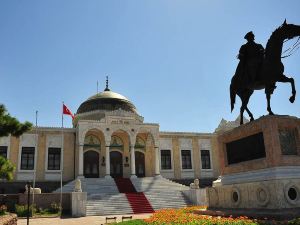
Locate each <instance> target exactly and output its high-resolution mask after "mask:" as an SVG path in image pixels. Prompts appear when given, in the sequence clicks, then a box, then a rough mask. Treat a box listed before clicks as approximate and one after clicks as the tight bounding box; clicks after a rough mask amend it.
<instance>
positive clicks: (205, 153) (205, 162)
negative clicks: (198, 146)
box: [201, 150, 211, 169]
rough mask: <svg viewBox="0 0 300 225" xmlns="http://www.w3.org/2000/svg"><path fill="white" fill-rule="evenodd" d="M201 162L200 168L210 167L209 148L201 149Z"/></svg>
mask: <svg viewBox="0 0 300 225" xmlns="http://www.w3.org/2000/svg"><path fill="white" fill-rule="evenodd" d="M201 164H202V169H211V165H210V151H209V150H201Z"/></svg>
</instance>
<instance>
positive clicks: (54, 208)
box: [48, 202, 61, 213]
mask: <svg viewBox="0 0 300 225" xmlns="http://www.w3.org/2000/svg"><path fill="white" fill-rule="evenodd" d="M60 210H61V208H60V205H59V204H57V203H56V202H52V203H51V207H50V209H49V210H48V211H49V212H50V213H58V212H60Z"/></svg>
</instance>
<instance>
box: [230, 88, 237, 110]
mask: <svg viewBox="0 0 300 225" xmlns="http://www.w3.org/2000/svg"><path fill="white" fill-rule="evenodd" d="M235 95H236V90H235V89H234V88H233V86H232V84H230V104H231V112H232V110H233V109H234V103H235Z"/></svg>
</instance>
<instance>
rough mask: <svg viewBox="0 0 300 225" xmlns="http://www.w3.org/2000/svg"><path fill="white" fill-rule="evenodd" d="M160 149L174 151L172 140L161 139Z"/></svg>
mask: <svg viewBox="0 0 300 225" xmlns="http://www.w3.org/2000/svg"><path fill="white" fill-rule="evenodd" d="M159 147H160V149H170V150H171V149H172V138H161V139H159Z"/></svg>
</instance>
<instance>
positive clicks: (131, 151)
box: [130, 145, 136, 178]
mask: <svg viewBox="0 0 300 225" xmlns="http://www.w3.org/2000/svg"><path fill="white" fill-rule="evenodd" d="M130 158H131V159H130V163H131V178H136V174H135V152H134V145H131V146H130Z"/></svg>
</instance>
